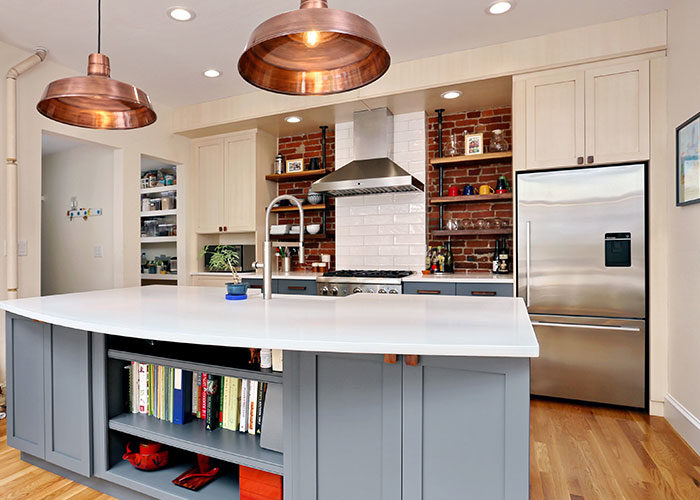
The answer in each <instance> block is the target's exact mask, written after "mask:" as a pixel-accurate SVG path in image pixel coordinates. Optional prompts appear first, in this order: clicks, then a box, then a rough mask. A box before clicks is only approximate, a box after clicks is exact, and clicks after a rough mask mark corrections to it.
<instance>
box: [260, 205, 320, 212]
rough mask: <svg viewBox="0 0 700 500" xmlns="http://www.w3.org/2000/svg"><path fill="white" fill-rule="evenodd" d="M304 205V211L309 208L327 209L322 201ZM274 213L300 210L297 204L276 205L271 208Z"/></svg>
mask: <svg viewBox="0 0 700 500" xmlns="http://www.w3.org/2000/svg"><path fill="white" fill-rule="evenodd" d="M302 206H303V207H304V212H306V211H307V210H325V209H326V204H325V203H321V204H319V205H302ZM270 212H272V213H276V212H297V213H298V212H299V207H297V206H296V205H291V206H288V207H274V208H273V209H272V210H270Z"/></svg>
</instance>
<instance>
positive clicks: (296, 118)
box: [284, 116, 301, 123]
mask: <svg viewBox="0 0 700 500" xmlns="http://www.w3.org/2000/svg"><path fill="white" fill-rule="evenodd" d="M284 121H286V122H287V123H299V122H300V121H301V116H288V117H286V118H285V119H284Z"/></svg>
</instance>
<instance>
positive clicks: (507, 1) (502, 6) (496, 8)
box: [486, 0, 514, 16]
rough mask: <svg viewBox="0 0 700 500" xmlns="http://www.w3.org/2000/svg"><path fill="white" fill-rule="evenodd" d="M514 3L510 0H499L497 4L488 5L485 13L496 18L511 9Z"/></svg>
mask: <svg viewBox="0 0 700 500" xmlns="http://www.w3.org/2000/svg"><path fill="white" fill-rule="evenodd" d="M513 5H514V3H513V2H512V1H511V0H499V1H498V2H493V3H492V4H491V5H489V7H488V9H487V10H486V12H488V13H489V14H493V15H494V16H497V15H499V14H505V13H506V12H508V11H509V10H510V9H512V8H513Z"/></svg>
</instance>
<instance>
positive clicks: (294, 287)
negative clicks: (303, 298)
mask: <svg viewBox="0 0 700 500" xmlns="http://www.w3.org/2000/svg"><path fill="white" fill-rule="evenodd" d="M287 290H306V287H305V286H288V287H287Z"/></svg>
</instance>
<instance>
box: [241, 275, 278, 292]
mask: <svg viewBox="0 0 700 500" xmlns="http://www.w3.org/2000/svg"><path fill="white" fill-rule="evenodd" d="M243 283H248V288H254V289H256V290H262V288H263V280H262V278H243ZM277 285H278V280H272V293H277Z"/></svg>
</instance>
